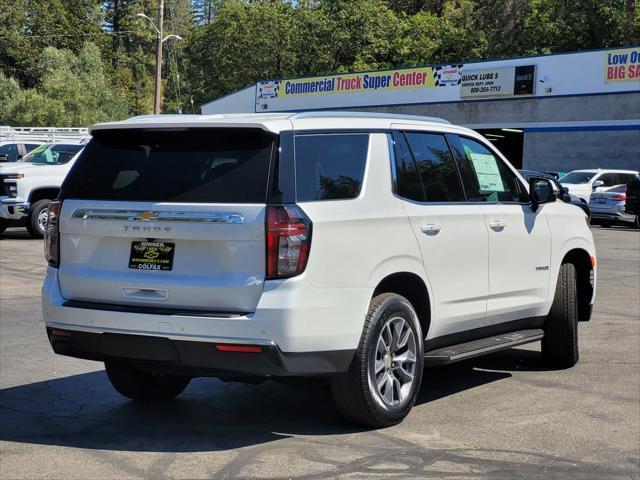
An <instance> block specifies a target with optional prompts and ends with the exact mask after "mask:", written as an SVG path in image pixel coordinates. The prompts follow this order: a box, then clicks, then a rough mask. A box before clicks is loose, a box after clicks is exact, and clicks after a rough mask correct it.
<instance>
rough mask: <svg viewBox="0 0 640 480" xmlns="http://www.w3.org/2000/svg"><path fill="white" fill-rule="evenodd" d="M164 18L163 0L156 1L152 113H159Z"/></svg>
mask: <svg viewBox="0 0 640 480" xmlns="http://www.w3.org/2000/svg"><path fill="white" fill-rule="evenodd" d="M163 18H164V0H159V1H158V26H157V27H156V33H157V35H158V36H157V41H156V86H155V93H154V95H153V113H154V114H156V115H157V114H159V113H160V104H161V103H162V91H161V90H162V43H163V39H162V23H163V22H162V21H163Z"/></svg>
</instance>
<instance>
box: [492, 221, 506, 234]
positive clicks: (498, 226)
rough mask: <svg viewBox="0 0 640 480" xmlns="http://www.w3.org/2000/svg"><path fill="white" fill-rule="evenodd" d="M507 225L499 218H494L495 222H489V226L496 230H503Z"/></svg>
mask: <svg viewBox="0 0 640 480" xmlns="http://www.w3.org/2000/svg"><path fill="white" fill-rule="evenodd" d="M505 226H506V225H505V224H504V222H500V221H498V220H494V221H493V222H489V227H491V230H493V231H494V232H501V231H503V230H504V227H505Z"/></svg>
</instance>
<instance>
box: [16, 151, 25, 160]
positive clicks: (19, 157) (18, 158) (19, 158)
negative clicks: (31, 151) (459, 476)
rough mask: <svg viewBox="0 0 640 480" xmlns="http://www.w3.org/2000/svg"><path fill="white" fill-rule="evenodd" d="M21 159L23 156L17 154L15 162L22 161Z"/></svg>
mask: <svg viewBox="0 0 640 480" xmlns="http://www.w3.org/2000/svg"><path fill="white" fill-rule="evenodd" d="M22 157H24V155H22V154H21V153H19V154H18V156H17V158H16V161H19V160H22Z"/></svg>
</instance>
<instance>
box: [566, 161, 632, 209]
mask: <svg viewBox="0 0 640 480" xmlns="http://www.w3.org/2000/svg"><path fill="white" fill-rule="evenodd" d="M636 175H638V172H636V171H635V170H604V169H585V170H574V171H572V172H569V173H567V174H566V175H565V176H564V177H562V178H561V179H560V184H561V185H562V186H563V187H566V188H567V190H569V193H570V194H571V195H574V196H576V197H579V198H581V199H583V200H584V201H585V202H587V203H589V200H590V198H591V194H592V193H593V192H604V191H606V190H607V189H608V188H611V187H615V186H616V185H622V184H627V183H629V182H631V181H632V180H633V179H634V178H635V177H636Z"/></svg>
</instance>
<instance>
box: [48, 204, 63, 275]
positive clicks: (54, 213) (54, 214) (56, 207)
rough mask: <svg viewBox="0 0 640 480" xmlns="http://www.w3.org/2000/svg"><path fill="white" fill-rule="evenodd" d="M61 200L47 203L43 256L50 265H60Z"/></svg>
mask: <svg viewBox="0 0 640 480" xmlns="http://www.w3.org/2000/svg"><path fill="white" fill-rule="evenodd" d="M61 208H62V202H60V201H58V200H54V201H53V202H51V204H50V205H49V215H48V217H47V226H46V228H45V231H44V257H45V258H46V259H47V262H49V265H51V266H52V267H56V268H57V267H58V265H60V221H59V220H60V209H61Z"/></svg>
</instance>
